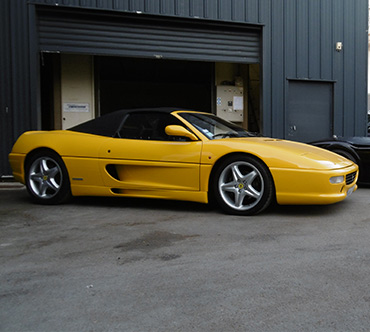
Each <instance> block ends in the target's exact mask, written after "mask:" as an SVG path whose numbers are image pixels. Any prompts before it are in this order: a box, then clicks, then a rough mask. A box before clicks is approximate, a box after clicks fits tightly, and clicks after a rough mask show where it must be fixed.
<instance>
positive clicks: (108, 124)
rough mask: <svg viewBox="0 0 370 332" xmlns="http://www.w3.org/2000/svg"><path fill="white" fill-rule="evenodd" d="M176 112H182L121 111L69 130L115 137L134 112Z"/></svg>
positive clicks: (151, 109)
mask: <svg viewBox="0 0 370 332" xmlns="http://www.w3.org/2000/svg"><path fill="white" fill-rule="evenodd" d="M176 110H180V108H170V107H161V108H140V109H128V110H119V111H115V112H112V113H108V114H105V115H103V116H101V117H99V118H96V119H93V120H90V121H87V122H84V123H81V124H79V125H77V126H74V127H72V128H69V129H68V130H71V131H77V132H80V133H86V134H93V135H100V136H107V137H114V136H115V135H116V133H117V131H118V129H119V128H120V127H121V124H122V121H123V120H124V119H125V117H126V115H127V114H128V113H133V112H135V113H139V112H143V113H144V112H145V113H146V112H163V113H171V112H173V111H176Z"/></svg>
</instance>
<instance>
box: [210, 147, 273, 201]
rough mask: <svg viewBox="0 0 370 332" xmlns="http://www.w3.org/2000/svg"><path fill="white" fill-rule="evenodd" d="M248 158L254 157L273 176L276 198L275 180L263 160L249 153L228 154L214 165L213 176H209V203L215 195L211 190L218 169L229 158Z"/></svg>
mask: <svg viewBox="0 0 370 332" xmlns="http://www.w3.org/2000/svg"><path fill="white" fill-rule="evenodd" d="M238 155H239V156H248V157H252V158H254V159H256V160H258V161H259V162H260V163H262V164H263V165H264V166H265V167H266V170H267V171H268V172H269V174H270V176H271V180H272V184H273V186H274V196H276V188H275V182H274V178H273V176H272V174H271V172H270V169H269V167H268V166H267V165H266V163H265V162H264V161H263V160H262V159H261V158H259V157H258V156H256V155H254V154H252V153H248V152H231V153H227V154H225V155H223V156H222V157H221V158H219V159H218V160H217V161H216V162H215V163H214V165H213V167H212V170H211V174H210V176H209V179H208V200H209V201H213V197H212V195H213V193H212V190H210V188H211V183H212V181H213V179H214V177H215V174H216V171H217V169H218V168H219V167H220V165H221V164H222V163H223V162H224V161H225V160H226V159H228V158H230V157H234V156H238Z"/></svg>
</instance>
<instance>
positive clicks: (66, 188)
mask: <svg viewBox="0 0 370 332" xmlns="http://www.w3.org/2000/svg"><path fill="white" fill-rule="evenodd" d="M26 186H27V190H28V192H29V194H30V195H31V197H32V198H33V200H34V201H35V202H37V203H41V204H60V203H63V202H65V201H67V200H68V199H69V198H70V197H71V189H70V182H69V178H68V172H67V169H66V167H65V165H64V162H63V160H62V159H61V158H60V156H59V155H58V154H56V153H55V152H53V151H40V152H38V153H36V154H35V155H33V156H32V157H31V158H30V159H29V160H28V162H27V165H26Z"/></svg>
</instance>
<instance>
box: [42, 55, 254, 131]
mask: <svg viewBox="0 0 370 332" xmlns="http://www.w3.org/2000/svg"><path fill="white" fill-rule="evenodd" d="M259 67H260V66H259V64H240V63H224V62H206V61H184V60H164V59H149V58H130V57H115V56H93V55H80V54H66V53H62V54H57V53H41V63H40V68H41V75H40V77H41V114H42V127H43V128H42V129H45V130H50V129H68V128H69V127H71V126H73V125H77V124H78V123H81V122H84V121H87V120H89V119H92V118H95V117H97V116H100V115H104V114H107V113H110V112H113V111H115V110H119V109H130V108H142V107H166V106H168V107H178V108H184V109H194V110H199V111H204V112H210V113H214V114H217V115H219V116H221V117H223V118H225V119H227V120H230V121H232V122H236V123H237V124H239V125H240V126H242V127H243V128H245V129H247V130H249V131H253V132H260V128H261V123H260V121H261V114H260V68H259ZM218 87H219V88H218ZM220 88H221V90H223V91H225V93H226V96H225V95H222V96H221V95H220V92H219V91H221V90H220ZM235 88H236V89H237V91H240V92H238V93H240V96H241V97H242V99H241V97H240V98H239V100H237V99H236V98H238V97H236V98H235V97H234V98H233V96H232V94H233V93H232V92H231V89H233V90H235ZM230 93H231V96H230V95H229V94H230ZM225 98H226V99H228V100H226V99H225ZM237 101H239V106H238V108H239V109H241V110H240V111H239V112H240V113H241V114H242V115H240V116H241V120H239V119H238V118H235V113H234V112H236V110H234V107H237V106H236V103H237ZM221 102H222V103H225V105H226V106H225V105H221ZM71 105H73V106H74V108H73V109H71ZM77 106H78V107H77ZM221 109H222V112H221ZM233 115H234V116H233Z"/></svg>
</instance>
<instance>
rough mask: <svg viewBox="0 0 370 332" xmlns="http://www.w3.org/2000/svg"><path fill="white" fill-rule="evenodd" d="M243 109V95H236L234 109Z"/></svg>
mask: <svg viewBox="0 0 370 332" xmlns="http://www.w3.org/2000/svg"><path fill="white" fill-rule="evenodd" d="M243 109H244V107H243V97H239V96H234V111H242V110H243Z"/></svg>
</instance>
